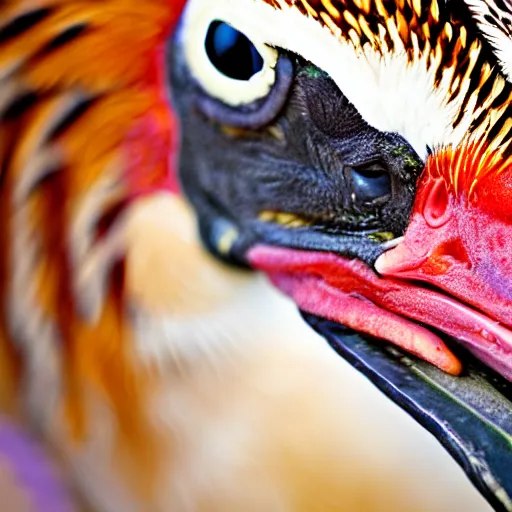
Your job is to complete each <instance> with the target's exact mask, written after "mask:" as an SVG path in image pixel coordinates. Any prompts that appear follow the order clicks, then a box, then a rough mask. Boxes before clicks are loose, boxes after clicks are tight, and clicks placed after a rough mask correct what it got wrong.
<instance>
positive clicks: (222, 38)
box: [205, 21, 263, 80]
mask: <svg viewBox="0 0 512 512" xmlns="http://www.w3.org/2000/svg"><path fill="white" fill-rule="evenodd" d="M205 45H206V53H207V55H208V58H209V59H210V61H211V63H212V64H213V65H214V66H215V67H216V68H217V69H218V70H219V71H220V72H221V73H222V74H224V75H226V76H227V77H229V78H233V79H235V80H249V79H250V78H252V77H253V76H254V75H255V74H256V73H258V72H259V71H261V70H262V69H263V58H262V57H261V55H260V54H259V53H258V50H256V48H255V47H254V45H253V44H252V43H251V41H249V39H247V37H246V36H244V34H242V33H241V32H239V31H238V30H235V29H234V28H233V27H231V26H229V25H228V24H227V23H224V22H222V21H214V22H213V23H212V24H211V25H210V28H209V29H208V34H207V35H206V42H205Z"/></svg>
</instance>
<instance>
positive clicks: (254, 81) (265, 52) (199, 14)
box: [181, 0, 278, 107]
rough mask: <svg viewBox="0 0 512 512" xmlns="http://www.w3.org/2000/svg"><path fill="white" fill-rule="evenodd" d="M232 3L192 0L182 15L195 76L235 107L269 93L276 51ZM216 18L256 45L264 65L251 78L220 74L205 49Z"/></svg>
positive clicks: (183, 35)
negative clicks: (241, 78)
mask: <svg viewBox="0 0 512 512" xmlns="http://www.w3.org/2000/svg"><path fill="white" fill-rule="evenodd" d="M241 14H243V13H240V12H239V11H238V10H236V9H233V8H232V7H231V6H230V4H229V2H213V1H212V0H189V2H188V3H187V7H186V10H185V13H184V17H183V25H182V31H181V42H182V44H183V47H184V54H185V58H186V60H187V64H188V66H189V69H190V71H191V73H192V75H193V77H194V78H195V79H196V80H197V82H198V83H199V85H200V86H201V87H202V88H203V89H204V91H205V92H206V93H208V94H209V95H210V96H213V97H214V98H216V99H218V100H220V101H222V102H223V103H225V104H227V105H230V106H232V107H238V106H240V105H244V104H249V103H252V102H254V101H256V100H258V99H261V98H264V97H265V96H267V95H268V93H269V92H270V90H271V89H272V86H273V85H274V83H275V81H276V72H275V67H276V63H277V58H278V54H277V51H276V50H275V49H274V48H272V47H270V46H268V45H267V44H265V43H264V42H263V41H262V40H261V39H259V38H258V37H257V34H254V33H251V32H254V30H252V31H251V25H250V19H249V20H248V19H247V16H243V15H241ZM214 21H224V22H225V23H228V24H229V25H231V26H232V27H234V28H236V30H238V31H239V32H241V33H242V34H244V35H245V36H246V37H247V38H248V39H249V40H250V41H251V43H252V44H253V45H254V47H255V48H256V50H257V51H258V53H259V54H260V56H261V58H262V59H263V67H262V69H261V71H258V72H257V73H256V74H255V75H253V76H252V77H251V78H250V79H249V80H236V79H233V78H230V77H228V76H226V75H224V74H223V73H221V72H220V71H219V70H218V69H217V68H216V67H215V66H214V65H213V63H212V62H211V60H210V58H209V57H208V54H207V52H206V46H205V42H206V36H207V34H208V30H209V28H210V25H211V24H212V22H214Z"/></svg>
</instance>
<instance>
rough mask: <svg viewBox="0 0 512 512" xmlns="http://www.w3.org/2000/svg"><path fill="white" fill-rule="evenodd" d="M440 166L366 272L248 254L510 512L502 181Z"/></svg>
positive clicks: (322, 257)
mask: <svg viewBox="0 0 512 512" xmlns="http://www.w3.org/2000/svg"><path fill="white" fill-rule="evenodd" d="M440 161H441V162H443V159H442V158H440ZM439 169H440V167H439V160H433V161H431V162H429V164H428V165H427V169H426V171H425V174H424V177H423V178H422V180H421V183H420V184H419V186H418V190H417V196H416V201H415V205H414V209H413V213H412V216H411V220H410V223H409V226H408V228H407V230H406V232H405V235H404V237H403V238H402V239H400V240H397V241H396V242H395V244H393V245H394V247H392V248H390V249H389V248H388V250H387V251H385V252H383V253H382V254H381V255H380V256H379V257H378V258H377V259H376V261H375V263H374V268H373V269H372V268H371V267H370V266H368V265H366V264H365V263H363V262H361V261H360V260H356V259H348V258H346V257H342V256H338V255H336V254H333V253H322V252H316V251H301V250H294V249H286V248H277V247H271V246H256V247H254V248H253V249H252V250H251V251H250V252H249V256H248V258H249V262H250V263H251V265H252V266H254V267H256V268H259V269H261V270H264V271H265V272H266V273H267V274H268V275H269V276H270V278H271V280H272V281H273V283H274V284H275V285H277V286H278V287H279V288H280V289H281V290H283V291H284V292H285V293H287V294H288V295H289V296H291V297H292V298H293V299H294V301H295V302H296V303H297V305H298V306H299V308H300V309H301V310H302V311H303V312H304V315H305V318H306V320H307V321H308V323H310V325H312V326H313V328H315V329H316V330H317V331H318V332H319V333H320V334H322V335H323V336H324V337H325V338H326V339H327V340H328V342H329V343H330V344H331V345H332V346H333V347H334V348H335V349H336V350H337V351H338V352H339V353H340V354H341V355H343V357H345V358H346V359H348V360H349V361H350V362H351V363H352V364H353V365H354V366H355V367H356V368H357V369H359V370H360V371H362V372H363V373H364V374H365V375H367V376H368V377H369V378H370V379H371V380H372V381H373V382H374V383H375V384H376V385H377V386H378V387H379V388H380V389H381V390H382V391H384V392H385V393H386V394H387V395H388V396H389V397H391V398H392V399H393V400H394V401H395V402H396V403H397V404H399V405H400V406H401V407H403V408H404V409H405V410H406V411H407V412H409V413H410V414H411V415H412V416H414V417H415V418H416V419H417V420H418V421H419V422H420V423H421V424H423V425H424V426H425V427H426V428H427V429H428V430H430V431H431V432H432V433H433V434H434V435H435V436H436V437H437V438H438V439H439V440H440V441H441V442H442V443H443V444H444V445H445V447H446V448H447V449H448V450H449V451H450V453H451V454H452V455H453V456H454V457H455V458H456V460H458V462H459V463H460V464H461V466H462V467H463V469H464V470H465V471H466V473H467V474H468V476H469V477H470V478H471V479H472V481H473V482H474V484H475V485H476V486H477V487H478V488H479V490H480V491H481V492H482V494H483V495H484V496H485V497H486V498H487V499H488V500H489V502H490V503H491V505H492V506H493V507H494V508H495V509H496V510H506V511H512V470H511V468H512V401H511V400H512V331H511V328H512V242H510V240H512V217H511V215H510V214H509V213H508V210H510V209H511V208H510V207H509V208H508V209H507V206H510V205H512V201H507V197H506V194H507V193H508V190H510V189H511V188H512V187H511V183H509V181H511V182H512V180H511V179H510V178H509V177H507V176H506V175H505V174H504V173H501V174H500V173H495V174H489V176H494V177H492V178H490V177H489V178H488V179H487V181H486V182H485V183H482V186H481V187H480V188H478V187H475V186H474V184H475V180H474V179H471V173H470V172H469V171H468V173H467V175H466V177H465V179H466V180H468V181H469V183H471V184H473V185H471V186H468V185H467V183H463V184H461V183H457V182H456V183H454V180H453V173H451V172H450V174H449V176H446V175H444V174H442V173H441V172H440V170H439ZM504 180H505V181H504ZM504 195H505V197H504ZM511 199H512V197H511ZM320 318H322V320H320ZM341 326H344V327H341ZM347 328H348V329H349V330H348V329H347ZM354 331H357V333H359V334H355V333H354ZM364 335H369V336H370V337H371V338H372V339H370V340H369V339H367V338H365V337H364ZM375 338H378V339H380V340H386V341H389V342H391V343H393V344H394V345H393V347H391V348H390V346H386V345H385V344H383V343H382V341H381V342H377V343H376V342H375ZM397 347H398V348H397ZM404 351H405V352H408V353H409V354H412V355H414V356H417V357H419V358H421V359H423V360H424V361H428V362H429V363H431V364H427V363H425V362H424V361H420V360H418V359H416V358H411V357H408V356H407V355H406V354H405V353H404ZM482 363H484V364H482ZM432 365H435V366H436V367H437V368H438V369H440V370H442V371H439V370H438V369H436V368H434V366H432ZM489 368H492V370H490V369H489ZM493 370H494V371H493ZM495 372H497V373H495Z"/></svg>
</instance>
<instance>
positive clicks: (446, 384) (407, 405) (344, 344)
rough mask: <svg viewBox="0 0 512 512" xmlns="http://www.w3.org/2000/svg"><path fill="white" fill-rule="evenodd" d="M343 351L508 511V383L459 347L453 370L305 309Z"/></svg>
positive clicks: (511, 391)
mask: <svg viewBox="0 0 512 512" xmlns="http://www.w3.org/2000/svg"><path fill="white" fill-rule="evenodd" d="M303 316H304V319H305V320H306V322H307V323H308V324H309V325H310V326H311V327H312V328H313V329H315V330H316V331H317V332H318V333H319V334H321V335H322V336H323V337H324V338H325V339H326V340H327V342H328V343H329V344H330V345H331V346H332V347H333V348H334V350H336V352H337V353H339V354H340V355H341V356H342V357H343V358H345V359H346V360H347V361H349V362H350V363H351V364H352V365H353V366H354V367H355V368H356V369H357V370H359V371H360V372H361V373H363V374H364V375H365V376H366V377H368V378H369V379H370V380H371V381H372V382H373V383H374V384H375V385H376V386H377V387H378V388H379V389H380V390H381V391H382V392H383V393H384V394H386V395H387V396H388V397H389V398H391V400H393V401H394V402H395V403H396V404H397V405H399V406H400V407H401V408H402V409H404V410H405V411H406V412H407V413H408V414H410V415H411V416H412V417H413V418H414V419H415V420H416V421H418V422H419V423H420V424H421V425H423V426H424V427H425V428H426V429H427V430H428V431H429V432H431V433H432V434H433V435H434V436H435V437H436V438H437V439H438V440H439V441H440V442H441V443H442V444H443V446H444V447H445V448H446V449H447V450H448V452H449V453H450V454H451V455H452V456H453V458H454V459H455V460H456V461H457V462H458V463H459V464H460V466H461V467H462V469H463V470H464V471H465V472H466V474H467V475H468V477H469V478H470V479H471V481H472V482H473V484H474V485H475V486H476V487H477V489H478V490H479V491H480V492H481V493H482V495H483V496H484V497H485V498H486V499H487V500H488V502H489V503H490V505H491V506H492V507H493V508H494V509H495V510H497V511H500V512H510V511H512V384H511V383H510V382H508V381H507V380H505V379H504V378H502V377H500V376H499V375H497V374H496V373H494V372H493V371H491V370H488V369H487V368H486V367H485V366H483V365H482V364H481V363H480V362H478V361H476V359H474V358H473V357H472V356H469V355H464V356H463V357H464V363H465V366H466V371H465V374H464V375H462V376H459V377H452V376H450V375H448V374H446V373H444V372H441V371H440V370H438V369H437V368H435V367H434V366H432V365H430V364H428V363H425V362H422V361H419V360H417V359H414V360H413V359H412V358H411V357H410V356H408V355H406V354H405V353H404V352H402V351H400V350H399V349H398V348H395V347H390V346H389V345H387V346H386V345H384V344H382V343H379V342H374V341H372V340H371V339H365V338H363V337H361V336H360V335H358V334H356V333H354V332H351V331H350V330H347V329H345V328H343V327H341V326H339V325H337V324H334V323H332V322H329V321H326V320H323V319H320V318H318V317H315V316H312V315H307V314H304V315H303Z"/></svg>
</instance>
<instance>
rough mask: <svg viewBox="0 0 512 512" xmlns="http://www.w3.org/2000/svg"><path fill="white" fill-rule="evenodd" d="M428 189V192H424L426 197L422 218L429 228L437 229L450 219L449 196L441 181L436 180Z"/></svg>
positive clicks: (444, 184)
mask: <svg viewBox="0 0 512 512" xmlns="http://www.w3.org/2000/svg"><path fill="white" fill-rule="evenodd" d="M429 188H430V190H428V191H425V192H426V194H427V197H426V200H425V203H424V206H423V217H424V218H425V220H426V222H427V224H428V225H429V226H430V227H432V228H438V227H441V226H443V225H444V224H446V222H448V220H449V219H450V216H451V213H450V208H449V205H450V195H449V193H448V190H447V187H446V183H445V182H444V181H443V180H441V179H438V180H436V181H435V182H434V183H433V185H431V186H430V187H429Z"/></svg>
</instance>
